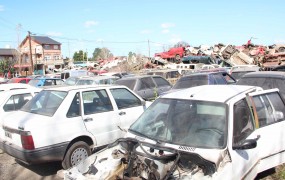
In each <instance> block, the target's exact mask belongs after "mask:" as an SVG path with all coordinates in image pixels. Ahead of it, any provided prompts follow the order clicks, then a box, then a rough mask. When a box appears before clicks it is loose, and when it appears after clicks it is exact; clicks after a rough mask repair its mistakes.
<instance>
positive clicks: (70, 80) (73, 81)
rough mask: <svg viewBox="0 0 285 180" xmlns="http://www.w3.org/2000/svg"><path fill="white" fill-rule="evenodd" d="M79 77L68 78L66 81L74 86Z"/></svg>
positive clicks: (66, 83)
mask: <svg viewBox="0 0 285 180" xmlns="http://www.w3.org/2000/svg"><path fill="white" fill-rule="evenodd" d="M77 81H78V79H77V78H75V77H70V78H67V79H66V80H65V82H64V84H65V85H69V86H73V85H75V84H76V83H77Z"/></svg>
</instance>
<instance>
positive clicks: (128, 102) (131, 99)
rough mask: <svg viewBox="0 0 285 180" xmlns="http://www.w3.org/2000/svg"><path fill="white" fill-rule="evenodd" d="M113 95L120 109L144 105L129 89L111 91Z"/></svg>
mask: <svg viewBox="0 0 285 180" xmlns="http://www.w3.org/2000/svg"><path fill="white" fill-rule="evenodd" d="M111 93H112V95H113V97H114V99H115V101H116V104H117V106H118V109H124V108H130V107H136V106H140V105H141V104H142V103H141V100H140V99H139V98H138V97H136V96H135V95H134V94H133V93H131V92H130V91H129V90H127V89H124V88H116V89H111Z"/></svg>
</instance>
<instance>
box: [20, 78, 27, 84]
mask: <svg viewBox="0 0 285 180" xmlns="http://www.w3.org/2000/svg"><path fill="white" fill-rule="evenodd" d="M19 83H23V84H26V83H27V81H26V80H25V79H22V80H21V81H19Z"/></svg>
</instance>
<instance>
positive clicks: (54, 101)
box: [21, 90, 67, 116]
mask: <svg viewBox="0 0 285 180" xmlns="http://www.w3.org/2000/svg"><path fill="white" fill-rule="evenodd" d="M66 95H67V92H63V91H47V90H44V91H41V92H39V93H38V94H37V95H36V96H35V97H34V98H32V99H31V100H30V101H29V102H28V103H27V104H25V105H24V106H23V107H22V109H21V110H22V111H26V112H30V113H34V114H40V115H44V116H53V114H54V113H55V112H56V110H57V109H58V107H59V106H60V104H61V103H62V101H63V100H64V98H65V97H66Z"/></svg>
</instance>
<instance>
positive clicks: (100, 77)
mask: <svg viewBox="0 0 285 180" xmlns="http://www.w3.org/2000/svg"><path fill="white" fill-rule="evenodd" d="M81 79H84V80H85V79H87V80H101V79H119V77H117V76H84V77H80V78H78V80H81Z"/></svg>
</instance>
